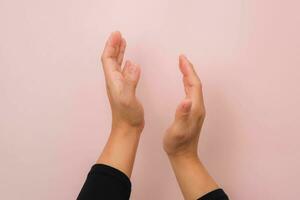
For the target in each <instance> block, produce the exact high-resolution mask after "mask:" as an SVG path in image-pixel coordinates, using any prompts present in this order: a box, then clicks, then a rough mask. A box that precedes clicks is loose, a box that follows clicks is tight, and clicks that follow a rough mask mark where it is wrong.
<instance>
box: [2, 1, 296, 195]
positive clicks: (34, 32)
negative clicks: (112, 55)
mask: <svg viewBox="0 0 300 200" xmlns="http://www.w3.org/2000/svg"><path fill="white" fill-rule="evenodd" d="M299 9H300V3H299V1H298V0H286V1H279V0H188V1H179V0H152V1H144V0H129V1H121V0H107V1H104V0H52V1H45V0H26V1H23V0H19V1H17V0H0V158H1V164H0V199H7V200H19V199H26V200H41V199H43V200H53V199H55V200H71V199H75V198H76V197H77V194H78V192H79V190H80V189H81V186H82V184H83V182H84V180H85V178H86V175H87V173H88V171H89V169H90V167H91V165H92V164H93V163H94V162H95V160H96V159H97V157H98V155H99V153H100V152H101V149H102V148H103V145H104V144H105V142H106V140H107V137H108V133H109V129H110V109H109V104H108V99H107V97H106V92H105V85H104V77H103V73H102V69H101V65H100V64H99V53H100V52H101V50H102V48H103V45H104V42H105V40H106V38H107V37H108V35H109V33H110V32H111V31H114V30H120V31H121V32H122V33H123V34H124V36H125V37H126V39H127V42H128V48H127V52H126V57H127V58H130V59H132V60H134V61H136V62H137V63H139V64H141V66H142V77H141V80H140V84H139V88H138V96H139V98H140V99H141V101H142V102H143V104H144V108H145V113H146V116H145V117H146V127H145V130H144V133H143V136H142V139H141V141H140V145H139V149H138V154H137V158H136V162H135V167H134V172H133V177H132V182H133V188H132V198H131V199H133V200H156V199H157V200H160V199H161V200H168V199H182V195H181V193H180V190H179V188H178V186H177V183H176V180H175V177H174V175H173V172H172V171H171V168H170V165H169V163H168V160H167V157H166V156H165V154H164V152H163V150H162V148H161V139H162V136H163V132H164V130H165V129H166V127H167V126H168V125H169V124H170V122H171V120H172V119H173V115H174V112H175V108H176V106H177V104H178V103H179V101H180V100H181V99H182V98H183V95H184V92H183V87H182V83H181V75H180V73H179V70H178V66H177V63H178V60H177V59H178V58H177V56H178V55H179V54H180V53H185V54H186V55H187V56H188V57H189V58H190V59H191V60H192V61H193V63H194V64H195V66H196V68H197V71H198V73H199V74H200V77H201V79H202V82H203V85H204V92H205V101H206V107H207V112H208V114H207V118H206V121H205V124H204V128H203V131H202V136H201V142H200V149H199V151H200V155H201V158H202V160H203V162H204V163H205V164H206V166H207V167H208V169H209V171H210V172H211V174H212V175H213V176H214V177H215V179H216V180H217V181H218V182H219V183H220V185H221V186H222V187H223V188H224V189H225V190H226V191H227V193H228V194H229V195H230V197H231V199H233V200H254V199H255V200H267V199H272V200H281V199H297V198H299V195H300V190H299V179H300V142H299V141H300V136H299V134H300V128H299V119H300V109H299V102H300V89H299V86H300V69H299V67H300V28H299V27H300V14H299Z"/></svg>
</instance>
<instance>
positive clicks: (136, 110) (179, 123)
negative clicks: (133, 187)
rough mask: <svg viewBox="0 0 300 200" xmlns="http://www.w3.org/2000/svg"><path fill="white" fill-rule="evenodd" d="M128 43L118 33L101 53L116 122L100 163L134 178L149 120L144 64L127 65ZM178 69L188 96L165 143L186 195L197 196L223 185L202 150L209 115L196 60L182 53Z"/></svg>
mask: <svg viewBox="0 0 300 200" xmlns="http://www.w3.org/2000/svg"><path fill="white" fill-rule="evenodd" d="M125 48H126V41H125V39H124V38H123V37H122V35H121V33H120V32H113V33H112V34H111V35H110V37H109V39H108V40H107V42H106V44H105V48H104V50H103V53H102V56H101V61H102V66H103V71H104V74H105V81H106V89H107V95H108V98H109V102H110V106H111V111H112V126H111V133H110V136H109V139H108V141H107V143H106V145H105V147H104V149H103V151H102V153H101V155H100V157H99V159H98V160H97V163H102V164H106V165H109V166H112V167H114V168H116V169H119V170H120V171H122V172H124V173H125V174H126V175H127V176H128V177H130V176H131V173H132V169H133V164H134V160H135V155H136V151H137V147H138V143H139V139H140V135H141V132H142V130H143V128H144V124H145V122H144V110H143V107H142V105H141V103H140V101H139V100H138V99H137V97H136V94H135V93H136V87H137V84H138V81H139V78H140V74H141V70H140V67H139V65H137V64H135V63H133V62H132V61H129V60H127V61H126V62H125V64H124V66H123V67H122V63H123V58H124V52H125ZM179 68H180V71H181V73H182V75H183V84H184V89H185V94H186V97H185V99H184V100H182V102H181V103H180V104H179V106H178V107H177V110H176V113H175V119H174V121H173V123H172V124H171V126H170V127H169V128H168V129H167V131H166V133H165V136H164V140H163V147H164V150H165V152H166V153H167V155H168V158H169V160H170V163H171V165H172V168H173V171H174V173H175V176H176V178H177V181H178V184H179V186H180V188H181V191H182V193H183V196H184V198H185V199H186V200H192V199H193V200H194V199H197V198H199V197H201V196H203V195H204V194H206V193H208V192H210V191H212V190H214V189H217V188H218V185H217V184H216V182H215V181H214V180H213V179H212V178H211V177H210V175H209V174H208V172H207V170H206V169H205V167H204V166H203V164H202V163H201V161H200V159H199V156H198V153H197V149H198V140H199V136H200V131H201V127H202V124H203V121H204V118H205V108H204V102H203V95H202V86H201V81H200V79H199V77H198V76H197V74H196V72H195V70H194V67H193V65H192V64H191V63H190V61H188V59H187V58H186V57H185V56H183V55H181V56H180V57H179Z"/></svg>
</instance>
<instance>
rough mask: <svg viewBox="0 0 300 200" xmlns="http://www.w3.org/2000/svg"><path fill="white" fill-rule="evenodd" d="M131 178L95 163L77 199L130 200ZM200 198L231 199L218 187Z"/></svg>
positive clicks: (202, 199)
mask: <svg viewBox="0 0 300 200" xmlns="http://www.w3.org/2000/svg"><path fill="white" fill-rule="evenodd" d="M130 192H131V182H130V179H129V178H128V177H127V176H126V175H125V174H124V173H123V172H121V171H120V170H118V169H115V168H113V167H110V166H108V165H104V164H96V165H94V166H93V167H92V168H91V170H90V172H89V174H88V176H87V179H86V181H85V183H84V185H83V187H82V189H81V191H80V193H79V196H78V197H77V200H102V199H103V200H128V199H129V197H130ZM198 200H229V199H228V197H227V195H226V194H225V192H224V191H223V190H222V189H217V190H214V191H212V192H209V193H208V194H206V195H204V196H202V197H200V198H199V199H198Z"/></svg>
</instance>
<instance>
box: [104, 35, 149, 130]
mask: <svg viewBox="0 0 300 200" xmlns="http://www.w3.org/2000/svg"><path fill="white" fill-rule="evenodd" d="M125 48H126V41H125V39H124V38H122V35H121V33H120V32H118V31H116V32H113V33H112V34H111V35H110V37H109V39H108V40H107V42H106V45H105V48H104V50H103V53H102V56H101V61H102V65H103V70H104V74H105V80H106V89H107V94H108V98H109V102H110V106H111V110H112V128H113V129H115V128H116V129H124V128H126V129H128V128H129V129H132V128H133V129H136V130H139V132H141V131H142V129H143V128H144V109H143V106H142V105H141V103H140V101H139V100H138V99H137V97H136V95H135V92H136V87H137V84H138V81H139V78H140V73H141V69H140V67H139V65H137V64H134V63H133V62H131V61H129V60H127V61H126V62H125V64H124V67H123V69H122V68H121V66H122V62H123V57H124V53H125Z"/></svg>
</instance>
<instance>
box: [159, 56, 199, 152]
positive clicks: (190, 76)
mask: <svg viewBox="0 0 300 200" xmlns="http://www.w3.org/2000/svg"><path fill="white" fill-rule="evenodd" d="M179 68H180V71H181V73H182V75H183V85H184V90H185V94H186V97H185V99H184V100H182V101H181V103H180V104H179V105H178V107H177V110H176V113H175V119H174V121H173V123H172V124H171V126H170V127H169V128H168V129H167V131H166V133H165V136H164V140H163V147H164V150H165V151H166V152H167V154H168V155H169V156H177V155H184V156H193V157H194V156H197V147H198V140H199V135H200V131H201V128H202V124H203V121H204V118H205V108H204V102H203V95H202V85H201V81H200V79H199V77H198V76H197V74H196V72H195V70H194V67H193V65H192V63H191V62H190V61H189V60H188V59H187V58H186V57H185V56H183V55H181V56H179Z"/></svg>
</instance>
